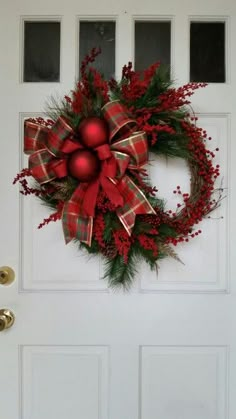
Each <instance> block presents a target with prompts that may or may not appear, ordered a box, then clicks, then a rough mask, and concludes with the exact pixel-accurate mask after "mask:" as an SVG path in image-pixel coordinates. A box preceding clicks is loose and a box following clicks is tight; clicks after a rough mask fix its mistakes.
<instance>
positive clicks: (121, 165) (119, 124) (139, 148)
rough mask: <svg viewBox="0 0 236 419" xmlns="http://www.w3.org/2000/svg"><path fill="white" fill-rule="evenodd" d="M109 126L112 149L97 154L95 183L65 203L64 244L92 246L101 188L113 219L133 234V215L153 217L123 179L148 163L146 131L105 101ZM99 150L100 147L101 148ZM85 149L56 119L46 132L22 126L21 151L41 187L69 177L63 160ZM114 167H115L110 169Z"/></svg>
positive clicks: (121, 109)
mask: <svg viewBox="0 0 236 419" xmlns="http://www.w3.org/2000/svg"><path fill="white" fill-rule="evenodd" d="M102 111H103V116H104V119H105V120H106V121H107V122H108V125H109V130H110V131H109V132H110V136H109V141H110V146H108V147H109V148H110V150H109V149H108V147H107V146H105V147H104V149H101V148H100V149H99V148H98V149H97V152H98V157H99V158H100V159H101V160H102V170H101V173H100V175H99V178H98V179H96V180H95V181H92V182H90V183H80V184H79V185H78V187H77V188H76V190H75V191H74V193H73V195H72V196H71V198H70V199H69V201H67V202H65V203H64V208H63V216H62V224H63V231H64V236H65V241H66V243H68V242H70V241H71V240H73V239H75V238H76V239H78V240H80V241H82V242H85V243H87V244H88V245H91V240H92V231H93V216H94V208H95V205H96V197H97V195H98V192H99V188H100V187H102V188H103V189H104V190H105V192H106V194H107V196H108V197H109V199H110V200H111V201H112V202H113V203H114V204H115V205H116V207H117V210H116V212H117V216H118V217H119V219H120V221H121V223H122V224H123V226H124V228H125V229H126V231H127V233H128V234H129V235H131V233H132V228H133V226H134V224H135V217H136V215H137V214H155V211H154V209H153V208H152V206H151V205H150V203H149V202H148V200H147V199H146V197H145V195H144V194H143V192H142V191H141V190H140V189H139V188H138V187H137V185H135V183H134V182H133V181H132V180H131V179H130V177H129V176H128V175H127V173H126V172H127V170H129V169H133V170H139V169H140V168H141V167H142V166H143V165H144V164H146V163H147V161H148V145H147V139H146V134H145V132H135V131H134V129H135V121H134V120H132V119H130V118H129V117H128V115H127V113H126V111H125V108H124V107H123V105H122V104H121V103H120V102H119V101H113V102H108V103H107V104H106V105H105V106H104V107H103V109H102ZM102 147H103V146H102ZM81 148H83V146H82V145H81V144H80V143H79V141H78V140H74V131H73V129H72V128H71V126H70V125H69V124H68V122H67V121H66V120H65V119H64V118H63V117H59V118H58V120H57V121H56V123H55V124H54V126H53V127H52V128H51V129H49V128H46V127H44V126H41V125H39V124H36V123H32V122H30V121H26V122H25V135H24V152H25V153H26V154H29V155H30V157H29V168H30V170H31V174H32V176H33V177H34V178H35V179H36V180H37V181H38V182H39V183H40V184H44V183H46V182H50V181H51V180H53V179H55V178H62V177H65V176H67V158H68V155H69V154H70V153H73V152H74V151H75V150H78V149H81ZM114 162H115V165H114Z"/></svg>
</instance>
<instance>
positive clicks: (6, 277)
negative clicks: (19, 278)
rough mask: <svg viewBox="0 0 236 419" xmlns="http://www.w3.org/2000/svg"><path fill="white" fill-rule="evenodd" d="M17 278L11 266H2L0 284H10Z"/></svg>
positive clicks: (0, 268)
mask: <svg viewBox="0 0 236 419" xmlns="http://www.w3.org/2000/svg"><path fill="white" fill-rule="evenodd" d="M14 279H15V272H14V271H13V269H12V268H10V266H1V267H0V285H10V284H11V283H12V282H13V281H14Z"/></svg>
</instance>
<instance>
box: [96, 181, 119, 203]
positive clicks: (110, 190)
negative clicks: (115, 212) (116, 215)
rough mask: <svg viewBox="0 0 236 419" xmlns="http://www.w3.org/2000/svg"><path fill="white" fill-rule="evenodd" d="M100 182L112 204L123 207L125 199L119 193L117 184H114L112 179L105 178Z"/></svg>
mask: <svg viewBox="0 0 236 419" xmlns="http://www.w3.org/2000/svg"><path fill="white" fill-rule="evenodd" d="M100 182H101V185H102V188H103V190H104V192H105V193H106V195H107V197H108V198H109V200H110V201H111V202H112V204H113V205H115V207H120V206H123V205H124V199H123V196H122V194H121V193H120V191H119V188H118V187H117V184H116V182H113V181H112V180H111V179H109V178H107V177H105V176H101V179H100Z"/></svg>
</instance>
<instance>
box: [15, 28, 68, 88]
mask: <svg viewBox="0 0 236 419" xmlns="http://www.w3.org/2000/svg"><path fill="white" fill-rule="evenodd" d="M59 79H60V23H59V22H25V25H24V78H23V81H24V82H58V81H59Z"/></svg>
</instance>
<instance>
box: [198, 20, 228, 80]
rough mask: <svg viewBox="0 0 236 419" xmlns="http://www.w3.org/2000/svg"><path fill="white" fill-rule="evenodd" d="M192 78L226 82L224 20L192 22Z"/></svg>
mask: <svg viewBox="0 0 236 419" xmlns="http://www.w3.org/2000/svg"><path fill="white" fill-rule="evenodd" d="M190 80H191V81H198V82H212V83H224V82H225V24H224V22H191V25H190Z"/></svg>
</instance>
